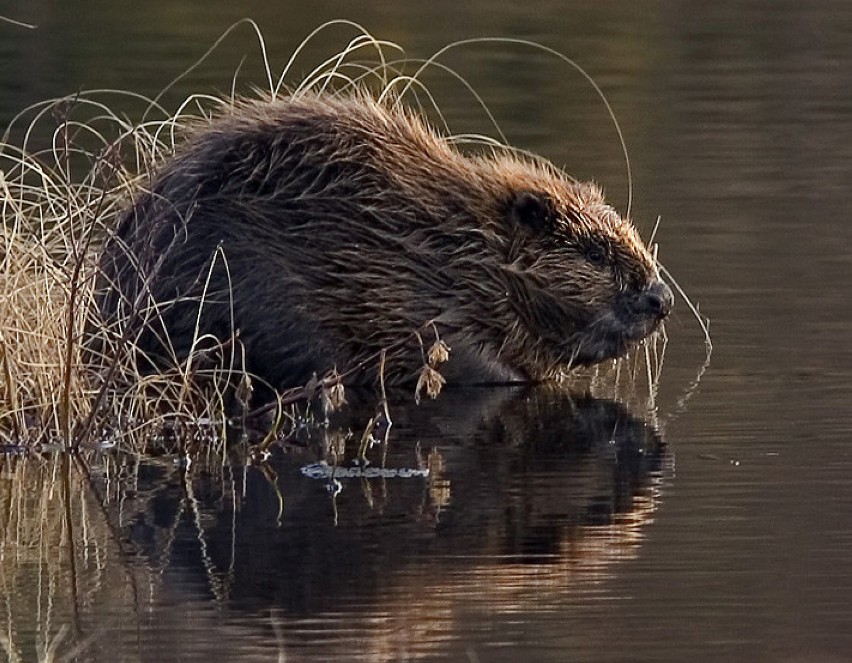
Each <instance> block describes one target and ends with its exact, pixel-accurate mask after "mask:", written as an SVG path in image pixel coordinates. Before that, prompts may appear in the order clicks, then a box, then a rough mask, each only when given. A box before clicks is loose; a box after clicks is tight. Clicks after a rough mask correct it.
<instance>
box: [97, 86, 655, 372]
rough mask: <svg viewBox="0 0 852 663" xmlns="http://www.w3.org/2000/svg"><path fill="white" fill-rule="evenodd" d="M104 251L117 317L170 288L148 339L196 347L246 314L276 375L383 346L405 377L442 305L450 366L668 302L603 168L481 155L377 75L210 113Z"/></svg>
mask: <svg viewBox="0 0 852 663" xmlns="http://www.w3.org/2000/svg"><path fill="white" fill-rule="evenodd" d="M214 256H217V257H215V258H214ZM211 260H213V261H214V264H213V267H212V268H211ZM102 269H103V273H104V275H105V280H104V285H105V294H104V296H103V299H102V310H103V312H104V314H105V315H106V317H107V318H108V319H110V320H112V321H116V320H123V321H124V322H125V323H126V322H128V321H130V320H134V318H132V317H129V314H130V311H131V310H132V309H134V308H139V307H140V305H143V304H144V306H147V305H149V303H150V298H149V295H150V296H152V297H153V300H154V301H156V302H159V303H160V304H161V306H159V307H158V310H157V311H156V312H152V311H151V310H148V311H147V313H146V315H145V316H143V318H144V320H146V322H145V324H144V325H140V335H139V337H138V343H139V347H140V349H141V350H142V351H143V352H145V353H147V354H149V355H151V357H156V356H157V355H174V356H176V357H178V358H182V357H185V356H186V355H187V354H188V352H189V351H190V345H191V342H192V339H193V337H194V335H195V331H196V324H198V329H199V332H200V333H201V334H205V333H209V334H212V335H214V336H216V337H218V338H219V339H228V338H230V337H231V335H232V333H233V332H234V331H236V330H238V331H239V338H240V340H241V342H242V343H243V344H244V346H245V348H246V353H247V366H248V368H249V370H251V371H253V372H255V373H257V374H259V375H260V376H261V377H264V378H266V379H267V380H269V381H270V382H271V383H272V384H273V385H274V386H284V385H292V384H298V383H303V382H304V381H306V380H307V379H309V378H310V376H311V374H313V373H314V372H316V373H317V374H322V373H324V372H325V371H328V370H330V369H332V368H334V367H336V368H338V369H339V370H340V371H344V370H347V369H349V368H352V367H354V366H356V365H358V364H359V363H360V362H362V361H364V360H367V359H368V358H370V357H374V356H376V355H377V353H378V352H379V351H380V350H381V349H382V348H389V349H390V350H389V359H388V366H387V372H386V376H387V377H388V379H389V380H391V381H403V380H408V379H412V378H416V375H417V373H418V370H419V368H420V367H421V366H422V364H423V355H422V346H421V342H420V341H419V340H418V339H417V338H416V335H414V334H413V332H414V331H415V330H418V329H421V330H422V329H423V328H424V324H425V323H428V322H430V321H434V323H435V329H437V330H438V331H439V333H440V334H441V336H442V337H443V339H444V340H445V341H446V342H447V344H448V345H449V346H450V347H451V349H452V352H451V355H450V361H449V362H448V364H447V366H446V367H445V370H444V371H442V372H444V373H445V375H447V377H448V378H449V379H450V380H455V381H467V382H477V381H502V380H540V379H546V378H549V377H553V376H554V375H556V374H558V373H559V372H560V371H563V370H565V369H567V368H570V367H571V366H575V365H580V364H589V363H594V362H596V361H601V360H603V359H606V358H609V357H615V356H619V355H621V354H623V353H624V352H626V351H627V350H628V349H629V348H630V347H631V346H632V345H633V344H635V343H636V342H637V341H639V340H640V339H642V338H644V337H645V336H646V335H647V334H649V333H651V332H652V331H653V330H654V329H655V328H656V326H657V324H658V322H659V320H660V319H661V318H662V317H664V316H665V315H666V313H667V312H668V308H669V307H670V305H671V293H670V292H669V291H668V289H667V288H665V286H663V285H662V284H661V282H660V281H659V276H658V273H657V269H656V267H655V265H654V261H653V259H652V258H651V256H650V255H649V253H648V251H647V250H646V249H645V247H644V245H643V243H642V241H641V240H640V238H639V236H638V234H637V233H636V231H635V230H634V228H633V226H632V224H631V223H630V222H629V221H627V220H623V219H622V218H621V217H620V216H619V215H618V214H617V213H616V212H615V210H613V209H612V208H611V207H609V206H608V205H607V204H606V203H605V202H604V200H603V197H602V195H601V192H600V190H599V189H598V188H597V187H595V186H594V185H591V184H586V183H578V182H575V181H574V180H572V179H570V178H569V177H567V176H566V175H565V174H563V173H562V172H560V171H559V170H558V169H556V168H554V167H553V166H552V165H550V164H549V163H547V162H545V161H543V160H538V159H532V158H526V157H519V156H517V155H515V154H512V153H509V152H499V151H496V150H495V151H493V152H490V153H488V154H481V155H478V156H471V155H465V154H463V153H461V152H460V151H459V150H457V149H456V148H455V147H454V146H453V145H452V144H451V143H450V142H448V140H447V139H446V138H445V137H443V136H441V135H439V134H438V133H437V132H436V131H435V130H433V129H432V128H430V127H429V126H428V125H427V124H426V123H425V122H424V121H423V120H422V119H421V118H420V117H418V116H417V115H415V114H414V113H412V112H411V111H410V110H406V109H405V108H404V107H402V106H401V105H398V104H397V105H393V104H390V103H388V104H384V103H379V102H376V101H375V100H374V99H372V98H370V96H369V95H367V94H366V93H364V94H356V95H351V96H346V97H334V96H330V95H326V96H312V95H305V96H302V97H300V98H297V99H292V98H288V99H281V100H279V101H275V102H268V101H266V102H262V101H243V102H240V103H238V104H237V105H236V106H235V107H234V108H233V109H232V110H230V112H228V113H227V114H226V115H223V116H221V117H219V118H217V119H215V120H214V121H212V122H211V123H206V124H205V126H203V127H201V128H199V129H198V130H197V131H195V132H194V133H193V135H192V136H191V137H190V138H189V140H188V142H187V145H186V146H185V147H184V149H183V150H182V151H181V152H180V153H179V154H178V155H177V156H176V157H175V158H174V159H172V160H171V161H170V162H168V163H167V164H166V165H165V166H164V167H163V168H162V169H161V170H160V171H159V173H157V174H156V176H155V177H154V178H153V179H152V182H151V183H150V187H149V188H148V190H146V191H145V192H144V193H141V194H140V195H139V196H138V197H137V199H136V200H135V203H134V205H133V206H132V207H131V208H130V209H129V210H128V211H127V212H126V214H125V215H124V217H123V218H122V220H121V222H120V224H119V227H118V230H117V232H116V235H115V237H114V238H113V239H112V240H111V241H109V242H108V243H107V248H106V250H105V253H104V258H103V261H102ZM652 292H655V293H657V294H656V295H654V294H651V295H649V294H648V293H652ZM202 295H203V296H204V299H205V303H204V306H203V308H202V309H201V314H200V317H199V308H198V302H199V299H200V298H201V297H202ZM649 302H650V304H649ZM135 320H137V324H138V321H139V320H140V319H135ZM232 322H233V324H232ZM431 329H432V328H431V327H429V326H427V327H426V331H424V332H423V333H422V335H421V338H422V339H424V341H423V342H425V343H426V344H427V346H428V344H429V343H430V342H431V340H432V338H433V333H432V331H431ZM166 339H167V340H166ZM153 363H154V364H156V363H157V361H156V360H153ZM373 365H374V364H373ZM363 375H366V374H363ZM372 375H373V376H374V375H375V373H373V374H372ZM367 379H372V376H371V377H368V378H367Z"/></svg>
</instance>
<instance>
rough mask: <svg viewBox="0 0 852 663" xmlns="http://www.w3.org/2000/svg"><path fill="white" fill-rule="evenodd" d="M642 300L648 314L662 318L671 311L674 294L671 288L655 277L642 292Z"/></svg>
mask: <svg viewBox="0 0 852 663" xmlns="http://www.w3.org/2000/svg"><path fill="white" fill-rule="evenodd" d="M642 300H643V304H644V306H645V310H646V311H647V312H648V315H652V316H654V317H656V318H659V319H660V320H662V319H663V318H665V317H666V316H667V315H668V314H669V313H671V310H672V306H674V295H673V294H672V290H671V288H669V286H667V285H666V284H665V283H663V282H662V281H661V280H659V279H657V280H655V281H651V283H649V284H648V286H647V287H646V288H645V290H644V291H643V292H642Z"/></svg>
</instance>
